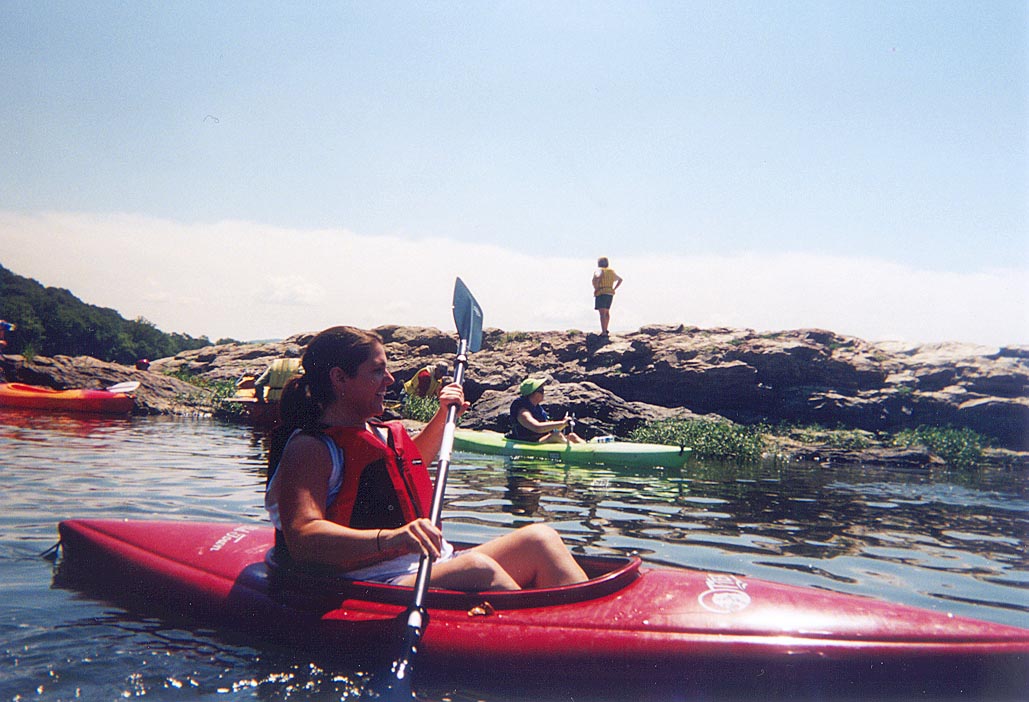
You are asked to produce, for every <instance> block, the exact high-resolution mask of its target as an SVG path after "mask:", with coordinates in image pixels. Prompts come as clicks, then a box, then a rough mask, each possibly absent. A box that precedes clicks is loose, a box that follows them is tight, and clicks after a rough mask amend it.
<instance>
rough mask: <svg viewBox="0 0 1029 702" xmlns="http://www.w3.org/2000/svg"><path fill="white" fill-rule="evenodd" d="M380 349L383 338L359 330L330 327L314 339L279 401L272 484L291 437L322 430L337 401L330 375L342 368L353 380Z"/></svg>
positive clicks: (270, 467) (271, 463)
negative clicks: (300, 372)
mask: <svg viewBox="0 0 1029 702" xmlns="http://www.w3.org/2000/svg"><path fill="white" fill-rule="evenodd" d="M377 345H382V337H381V336H379V335H378V334H376V333H375V332H373V331H365V330H364V329H357V328H356V327H344V326H340V327H330V328H328V329H326V330H325V331H323V332H321V333H319V334H318V335H317V336H315V337H314V338H313V339H311V341H310V343H308V344H307V349H306V350H305V351H304V356H303V358H302V359H301V360H300V365H302V366H303V368H304V373H303V375H297V376H294V377H293V378H292V379H291V380H290V381H289V382H288V383H286V387H284V388H283V389H282V398H281V399H280V400H279V415H280V420H281V421H280V424H279V428H278V429H277V430H276V432H275V435H274V436H273V437H272V445H271V450H270V451H269V452H268V479H269V480H271V476H272V474H273V473H274V471H275V467H276V466H277V465H278V464H279V459H280V458H281V457H282V449H283V448H284V447H285V446H286V441H287V440H288V439H289V437H290V435H291V434H292V433H293V432H294V431H296V430H297V429H300V430H301V431H311V432H314V431H319V429H320V428H321V427H320V426H319V421H320V418H321V416H322V413H323V412H324V411H325V408H326V407H328V406H329V405H330V404H332V402H333V400H335V399H336V398H335V396H334V395H333V391H332V381H331V380H330V379H329V372H330V371H331V370H332V369H333V368H341V369H342V370H343V372H344V373H346V374H347V375H348V376H350V377H354V376H355V375H357V369H358V367H359V366H360V365H361V364H362V363H364V362H365V361H367V360H368V358H369V357H370V356H371V355H372V351H373V350H374V349H375V347H376V346H377Z"/></svg>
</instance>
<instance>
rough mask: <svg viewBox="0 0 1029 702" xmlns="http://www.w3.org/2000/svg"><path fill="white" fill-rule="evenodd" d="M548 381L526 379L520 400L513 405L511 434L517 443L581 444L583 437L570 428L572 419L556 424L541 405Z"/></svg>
mask: <svg viewBox="0 0 1029 702" xmlns="http://www.w3.org/2000/svg"><path fill="white" fill-rule="evenodd" d="M546 383H547V381H546V379H545V378H527V379H526V380H525V381H523V382H522V384H521V385H520V386H519V387H518V398H517V399H516V400H515V401H514V402H512V403H511V410H510V414H511V433H510V436H511V438H513V439H516V440H518V441H535V442H538V443H541V444H561V443H564V444H581V443H583V439H582V437H580V436H579V435H578V434H576V433H575V432H574V431H569V432H568V433H567V434H565V433H564V430H565V429H570V428H571V423H572V421H573V420H572V418H571V417H569V416H568V415H567V414H566V415H565V418H564V419H559V420H553V419H551V418H550V415H548V414H547V410H545V409H544V408H543V405H541V404H540V403H541V402H543V395H544V390H543V386H544V385H546Z"/></svg>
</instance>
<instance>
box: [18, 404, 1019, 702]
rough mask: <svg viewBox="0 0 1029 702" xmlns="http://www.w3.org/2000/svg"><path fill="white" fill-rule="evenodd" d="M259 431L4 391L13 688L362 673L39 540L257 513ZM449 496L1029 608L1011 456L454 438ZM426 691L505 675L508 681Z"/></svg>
mask: <svg viewBox="0 0 1029 702" xmlns="http://www.w3.org/2000/svg"><path fill="white" fill-rule="evenodd" d="M266 449H267V446H266V441H265V437H263V436H262V435H260V434H255V433H254V432H253V431H252V430H251V429H249V428H247V427H240V426H234V425H226V424H221V423H217V422H213V421H206V420H182V419H169V418H130V419H123V418H105V417H90V416H88V415H79V416H76V415H67V416H53V415H38V414H33V413H31V412H22V411H8V410H0V456H2V457H3V459H2V462H0V477H2V479H3V485H4V490H3V492H2V493H0V562H2V564H3V565H2V568H3V579H2V581H0V598H2V604H0V640H2V641H3V643H2V648H0V692H2V694H0V699H4V700H6V699H15V698H17V697H18V696H20V697H21V698H22V699H43V700H47V699H50V700H56V699H70V698H75V697H78V698H81V699H103V700H109V699H117V698H119V697H132V696H141V695H143V694H145V695H146V696H147V697H148V698H151V699H154V698H156V699H181V700H194V699H218V700H226V699H254V698H258V699H303V700H309V699H339V698H340V697H341V696H344V697H345V696H346V695H347V694H348V691H351V690H352V689H353V687H354V686H355V685H359V684H360V682H361V679H362V677H361V676H362V673H361V671H347V670H343V669H340V667H339V665H338V663H337V664H335V665H333V666H327V665H326V664H324V663H314V662H312V661H310V660H309V659H308V658H306V657H304V656H301V655H299V654H297V653H296V652H294V651H290V650H282V649H278V648H275V647H273V646H269V645H266V644H261V645H260V646H256V645H255V642H253V641H250V640H248V639H247V638H246V637H240V636H238V635H233V634H231V633H229V632H222V631H219V632H213V631H208V630H205V629H204V628H203V627H202V626H200V625H198V623H196V622H169V621H167V620H165V619H161V620H156V619H151V618H148V617H146V616H143V615H141V614H139V613H127V612H125V611H123V610H122V609H120V608H118V607H116V606H113V605H110V604H106V603H104V602H102V601H100V600H98V599H94V598H91V597H89V596H88V595H86V594H85V593H80V592H76V591H73V590H66V589H63V588H59V587H58V588H54V587H52V582H53V571H52V568H51V565H50V564H49V563H48V562H46V561H44V560H42V559H40V558H39V557H38V554H39V553H40V552H42V551H44V550H45V549H46V548H47V547H49V546H51V545H52V544H53V543H54V541H55V539H56V524H57V522H58V521H60V520H61V519H65V518H69V517H128V518H138V519H155V518H167V519H197V520H233V521H250V522H263V521H264V510H263V506H262V489H263V484H264V475H265V466H264V461H265V455H266ZM447 496H448V500H447V506H446V508H445V510H444V515H445V517H446V519H447V523H446V530H447V534H448V536H449V537H450V538H452V539H454V540H462V541H481V540H485V539H488V538H490V537H492V536H495V535H497V534H499V533H502V532H503V531H505V530H507V529H510V528H512V527H516V526H520V525H523V524H527V523H531V522H535V521H546V522H548V523H549V524H551V525H553V526H554V527H555V528H557V529H558V530H559V531H560V532H561V533H562V535H563V536H564V538H565V539H566V540H567V542H568V543H569V545H570V546H571V547H572V548H573V549H574V550H576V551H579V552H590V553H639V554H640V555H642V556H643V557H644V559H645V560H647V561H649V562H652V563H665V564H670V565H676V566H683V567H696V568H703V569H708V570H718V571H728V572H732V573H737V574H743V575H749V576H753V577H762V578H766V579H770V580H778V581H784V582H790V583H794V584H805V585H812V586H816V587H822V588H829V589H834V590H838V591H843V592H850V593H857V594H865V595H870V596H874V597H878V598H882V599H888V600H893V601H898V602H904V603H907V604H913V605H917V606H922V607H928V608H931V609H938V610H945V611H952V612H954V613H956V614H961V615H967V616H973V617H977V618H981V619H989V620H993V621H1002V622H1006V623H1014V624H1016V625H1019V626H1023V627H1027V628H1029V598H1027V590H1029V567H1027V559H1029V556H1027V550H1026V537H1027V533H1029V531H1027V523H1029V488H1027V485H1026V481H1025V475H1024V474H1023V473H1020V472H1017V471H1014V472H1012V471H1005V470H989V471H982V472H974V473H960V474H958V473H949V472H940V471H911V470H893V469H883V468H870V467H855V466H839V467H827V466H818V465H785V466H783V465H763V466H734V465H716V464H696V465H690V466H687V467H686V468H684V469H681V470H662V469H642V468H634V469H616V468H611V467H594V468H588V467H570V466H563V465H558V464H551V463H546V462H536V461H512V460H509V459H508V460H505V459H502V458H497V457H488V458H487V457H479V456H472V455H469V454H463V453H459V454H456V455H455V457H454V464H453V465H452V467H451V473H450V482H449V485H448V491H447ZM444 685H445V683H444ZM667 692H669V697H674V694H673V692H674V691H667ZM428 694H429V698H430V699H444V698H446V699H458V700H460V699H491V700H499V699H504V694H505V693H504V689H503V682H502V681H501V682H500V683H498V685H496V686H493V687H491V688H490V689H489V690H488V691H485V692H484V691H483V690H471V689H467V688H461V689H452V688H448V687H441V688H439V689H429V691H428Z"/></svg>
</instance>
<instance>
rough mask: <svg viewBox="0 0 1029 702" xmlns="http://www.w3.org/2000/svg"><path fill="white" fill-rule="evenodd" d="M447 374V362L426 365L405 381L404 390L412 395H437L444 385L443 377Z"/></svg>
mask: <svg viewBox="0 0 1029 702" xmlns="http://www.w3.org/2000/svg"><path fill="white" fill-rule="evenodd" d="M446 374H447V364H446V363H437V364H436V365H434V366H425V367H424V368H422V369H421V370H420V371H418V372H417V373H415V374H414V375H413V376H411V379H410V380H408V381H407V382H406V383H404V392H406V393H407V394H408V395H409V396H410V397H436V395H438V394H439V391H440V389H441V388H442V387H443V378H444V376H446Z"/></svg>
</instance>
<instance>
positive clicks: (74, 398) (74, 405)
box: [0, 383, 139, 414]
mask: <svg viewBox="0 0 1029 702" xmlns="http://www.w3.org/2000/svg"><path fill="white" fill-rule="evenodd" d="M120 386H123V387H130V386H135V387H138V386H139V383H124V384H119V385H115V386H113V387H114V388H115V390H116V389H117V388H119V387H120ZM133 389H135V388H134V387H133ZM135 405H136V401H135V399H134V398H133V397H132V395H130V394H128V393H127V392H117V391H112V390H92V389H84V388H83V389H76V390H54V389H53V388H46V387H41V386H38V385H27V384H25V383H0V407H20V408H25V409H39V410H59V411H64V412H93V413H101V414H128V413H130V412H132V409H133V407H135Z"/></svg>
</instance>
